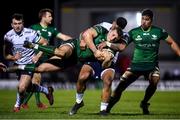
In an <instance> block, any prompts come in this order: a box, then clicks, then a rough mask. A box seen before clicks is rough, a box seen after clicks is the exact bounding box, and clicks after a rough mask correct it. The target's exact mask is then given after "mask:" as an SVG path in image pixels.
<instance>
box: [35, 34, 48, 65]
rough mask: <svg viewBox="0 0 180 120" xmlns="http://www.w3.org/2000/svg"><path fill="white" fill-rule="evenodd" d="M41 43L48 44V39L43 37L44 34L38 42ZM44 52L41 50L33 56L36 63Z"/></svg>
mask: <svg viewBox="0 0 180 120" xmlns="http://www.w3.org/2000/svg"><path fill="white" fill-rule="evenodd" d="M37 43H38V44H40V45H48V41H47V40H46V39H45V38H43V37H42V36H41V37H40V38H39V41H38V42H37ZM42 54H43V52H42V51H39V52H38V53H37V54H36V55H35V56H34V57H33V61H34V62H35V63H36V62H37V61H38V60H39V58H40V57H41V56H42Z"/></svg>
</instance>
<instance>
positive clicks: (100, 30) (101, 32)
mask: <svg viewBox="0 0 180 120" xmlns="http://www.w3.org/2000/svg"><path fill="white" fill-rule="evenodd" d="M92 28H94V29H95V30H96V32H97V33H98V34H105V33H108V30H107V29H106V28H104V27H102V26H100V25H95V26H93V27H92Z"/></svg>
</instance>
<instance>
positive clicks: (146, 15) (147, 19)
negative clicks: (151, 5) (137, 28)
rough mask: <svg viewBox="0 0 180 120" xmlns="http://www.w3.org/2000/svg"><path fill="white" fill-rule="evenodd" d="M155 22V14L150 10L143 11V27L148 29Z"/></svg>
mask: <svg viewBox="0 0 180 120" xmlns="http://www.w3.org/2000/svg"><path fill="white" fill-rule="evenodd" d="M152 21H153V12H152V11H151V10H150V9H144V10H143V11H142V18H141V27H142V28H143V29H148V28H149V27H150V26H151V24H152Z"/></svg>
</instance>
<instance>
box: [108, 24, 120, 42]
mask: <svg viewBox="0 0 180 120" xmlns="http://www.w3.org/2000/svg"><path fill="white" fill-rule="evenodd" d="M122 34H123V31H122V29H121V28H120V27H111V29H110V30H109V32H108V34H107V41H109V42H116V41H118V40H120V38H121V36H122Z"/></svg>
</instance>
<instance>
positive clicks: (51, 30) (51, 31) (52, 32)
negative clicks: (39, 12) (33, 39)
mask: <svg viewBox="0 0 180 120" xmlns="http://www.w3.org/2000/svg"><path fill="white" fill-rule="evenodd" d="M31 28H32V29H34V30H36V31H37V32H38V34H40V35H41V36H42V37H44V38H45V39H47V40H48V42H50V40H51V39H53V38H55V37H56V36H57V34H58V33H60V32H59V31H58V30H57V29H56V28H55V27H53V26H48V27H46V28H45V27H42V26H41V25H40V24H39V23H38V24H34V25H32V26H31Z"/></svg>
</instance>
